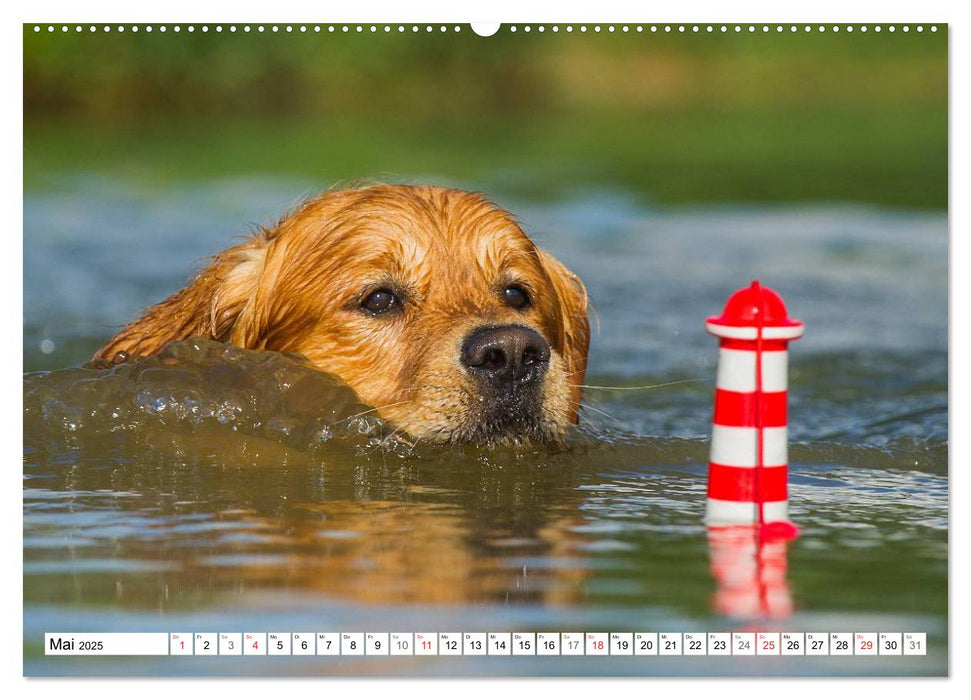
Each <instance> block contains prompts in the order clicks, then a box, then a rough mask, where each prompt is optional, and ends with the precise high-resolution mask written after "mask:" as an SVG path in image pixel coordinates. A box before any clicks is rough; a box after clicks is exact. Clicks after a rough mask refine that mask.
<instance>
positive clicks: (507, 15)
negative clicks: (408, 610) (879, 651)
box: [0, 0, 971, 700]
mask: <svg viewBox="0 0 971 700" xmlns="http://www.w3.org/2000/svg"><path fill="white" fill-rule="evenodd" d="M8 7H9V5H8ZM22 7H23V6H22V5H21V6H19V7H16V8H13V9H12V10H8V9H5V10H4V13H5V14H11V15H13V16H12V17H9V18H6V17H5V19H6V20H7V21H5V22H4V24H3V26H4V27H5V28H6V30H7V32H8V33H7V36H6V39H7V41H6V42H4V46H3V49H2V50H3V52H4V54H5V55H4V58H5V60H4V62H3V63H4V68H3V81H4V84H3V93H2V94H3V95H5V96H6V97H7V99H6V100H4V103H3V104H4V106H5V108H6V109H5V112H6V114H5V115H4V116H5V126H6V129H5V130H4V134H5V135H6V139H5V144H4V149H5V151H6V153H5V155H6V158H5V159H4V162H5V163H6V164H7V167H6V170H7V172H6V181H5V184H6V187H5V188H4V193H5V196H6V199H7V201H6V204H7V206H6V207H5V211H7V212H10V213H11V214H10V215H9V216H10V219H12V220H10V221H8V225H9V227H10V228H11V229H12V235H9V236H8V237H7V239H6V240H7V245H8V246H11V247H12V250H10V249H8V250H7V254H6V255H5V256H4V260H5V262H6V264H7V269H6V270H5V274H4V277H3V279H4V280H5V281H6V285H5V287H4V289H5V290H6V291H7V295H8V296H7V302H6V303H5V304H4V305H3V307H4V309H5V313H7V314H9V318H8V319H7V328H8V329H10V328H12V329H14V335H15V336H16V337H15V338H14V339H11V340H8V341H7V343H6V344H5V345H4V346H3V353H4V358H3V359H4V360H6V362H5V363H4V366H5V367H6V368H7V372H6V373H4V375H3V381H4V385H3V386H4V389H6V391H5V392H4V394H3V395H4V396H5V397H8V404H12V405H9V407H8V409H7V411H6V414H5V418H6V420H5V421H3V423H0V425H3V426H4V427H5V431H4V434H3V436H4V446H5V448H6V450H5V455H6V459H5V460H4V464H5V466H6V467H7V469H8V470H9V474H8V476H7V478H9V479H10V483H9V484H8V485H7V488H6V489H4V496H5V498H6V499H7V502H6V503H5V506H6V508H5V510H4V512H5V513H8V514H11V513H17V514H20V513H21V512H22V506H23V502H22V479H21V474H20V470H19V469H17V468H16V467H15V466H14V465H18V464H21V460H22V451H21V450H20V449H19V448H16V447H15V444H16V443H21V445H22V433H23V431H22V411H21V410H20V408H21V406H20V404H21V401H20V399H19V397H20V396H21V388H20V383H19V381H17V377H16V376H15V374H14V371H13V368H14V367H22V364H21V363H20V362H18V359H22V358H21V347H22V333H23V325H22V324H23V319H22V314H21V311H22V309H23V304H22V289H23V285H22V265H21V262H22V260H23V254H22V231H23V226H22V223H23V215H22V203H23V196H22V195H23V192H22V172H23V169H22V157H23V148H22V146H23V133H22V112H21V106H20V104H18V102H19V100H17V99H10V97H11V96H15V95H21V94H22V75H23V63H22V60H23V57H22V34H21V28H20V23H23V22H28V21H43V20H55V19H56V20H57V21H60V22H65V21H71V20H80V19H84V18H88V17H97V18H98V20H99V22H104V21H112V20H114V21H126V22H159V21H164V20H165V18H166V17H171V18H175V19H177V20H178V21H207V22H212V21H213V20H214V19H218V20H220V21H247V22H254V21H267V20H273V21H277V22H284V21H299V20H305V19H308V18H313V19H323V18H325V17H326V18H327V19H329V20H331V21H336V22H339V21H375V22H377V21H381V22H388V21H394V22H400V21H404V20H407V21H409V22H416V21H419V22H431V21H447V22H468V21H481V22H492V21H496V20H498V19H503V20H505V21H507V22H535V21H536V20H537V19H541V20H543V21H547V22H548V21H549V20H550V19H554V18H555V19H556V20H557V21H559V22H579V21H586V22H589V21H590V20H591V19H601V20H607V21H613V22H621V21H624V19H625V18H626V19H627V20H629V21H636V20H642V19H649V20H651V21H652V22H691V21H696V22H702V21H711V20H718V21H722V22H728V21H735V22H743V21H753V20H754V21H762V22H764V21H766V20H770V19H771V20H773V21H774V22H807V21H810V22H852V23H859V22H860V20H861V19H865V20H866V21H869V22H901V21H906V22H911V23H912V22H913V21H914V20H915V19H926V20H928V21H933V22H951V23H953V22H956V21H959V20H960V21H959V24H958V25H957V26H952V27H951V28H950V42H951V60H952V63H951V70H952V75H953V76H954V80H953V81H952V92H951V98H950V99H951V103H950V105H951V107H950V109H951V119H950V123H951V124H955V123H958V115H961V114H963V115H965V117H966V115H967V114H968V109H967V95H968V83H967V81H968V79H967V76H968V75H969V74H971V64H969V62H968V59H967V55H968V53H967V49H965V48H964V45H963V44H961V43H959V39H960V38H961V37H962V36H963V35H964V33H965V32H966V31H968V29H967V27H968V26H969V25H968V24H964V23H963V17H961V16H960V14H959V10H960V9H961V7H960V5H959V3H957V2H940V1H935V0H923V1H922V2H920V3H914V2H900V1H899V0H884V2H881V3H865V4H864V3H859V4H853V3H850V2H846V1H845V0H842V1H838V0H817V1H815V2H813V3H805V4H803V5H798V4H796V3H777V2H771V3H770V2H767V1H765V0H763V1H762V2H752V1H748V2H746V1H745V0H736V1H735V2H733V3H730V4H725V3H723V2H714V1H713V0H705V1H702V2H695V3H693V4H690V5H688V4H684V3H656V4H650V5H644V4H641V3H632V2H629V0H598V1H597V2H596V3H590V4H588V5H587V6H582V5H579V4H572V5H567V4H566V3H562V2H558V3H553V2H549V3H545V4H540V3H530V2H527V1H523V0H493V2H491V3H489V4H488V5H478V6H474V7H473V6H470V5H469V4H467V3H458V2H454V0H453V1H452V2H445V1H444V0H437V1H435V2H429V1H427V0H426V1H425V2H418V1H417V0H413V2H410V3H407V4H402V3H395V4H392V3H391V2H389V1H387V0H385V1H383V2H367V1H366V0H359V1H358V2H355V3H342V4H316V3H315V4H310V3H307V2H293V0H277V1H276V2H273V3H265V4H263V5H262V6H259V7H257V6H255V5H253V6H246V5H243V4H232V5H230V4H228V3H226V4H224V5H221V6H220V5H218V4H213V5H204V4H203V3H200V2H198V0H196V1H195V2H187V1H186V0H171V1H170V2H166V3H163V4H158V3H110V2H109V3H106V2H99V1H98V0H88V1H87V2H84V3H83V4H81V3H77V2H74V3H68V2H64V1H60V2H47V3H37V2H34V3H30V4H29V5H28V6H27V8H26V9H21V8H22ZM965 121H967V120H966V118H965ZM961 133H963V132H958V130H952V131H951V141H950V150H951V159H952V160H951V162H952V163H953V164H954V165H952V168H951V181H950V188H951V192H959V191H963V189H962V188H961V185H962V184H964V180H965V178H964V177H963V173H964V168H963V167H962V166H963V165H964V164H966V163H967V162H968V155H969V153H968V150H967V148H966V147H965V145H964V143H965V142H964V141H963V140H962V139H961ZM965 206H966V205H964V204H963V203H962V201H961V200H960V199H959V198H952V199H951V210H950V216H951V222H950V224H951V231H952V232H954V231H958V230H960V223H961V221H962V220H963V211H964V207H965ZM965 233H966V232H965ZM950 250H951V270H960V271H962V272H963V271H965V270H967V265H968V259H967V250H968V247H967V244H966V243H965V242H964V240H962V237H961V236H959V235H952V238H951V249H950ZM950 283H951V285H950V299H952V300H954V301H953V303H954V306H955V307H957V308H959V309H961V311H962V315H963V317H964V319H965V320H964V323H963V324H961V325H960V326H958V325H952V326H951V328H952V333H951V348H950V357H952V358H953V357H965V358H966V357H968V356H969V355H968V350H969V342H968V336H967V311H966V306H964V305H963V302H966V301H967V299H968V298H969V297H968V276H967V275H962V274H954V273H953V272H952V273H951V276H950ZM958 320H959V319H958V318H957V314H954V315H952V322H955V323H956V322H957V321H958ZM951 369H952V373H951V375H950V376H951V381H952V389H951V395H950V413H949V415H950V426H949V435H950V440H951V444H950V451H951V452H950V455H951V458H950V461H951V464H954V465H966V464H967V459H965V455H966V450H965V447H964V445H965V443H964V442H963V441H962V439H961V435H960V434H959V433H958V432H956V431H955V430H954V429H953V428H954V426H955V425H956V421H955V419H954V416H962V415H965V414H966V412H967V411H966V408H965V405H966V404H965V402H964V399H965V397H966V396H967V392H968V375H967V371H966V370H964V369H963V365H962V363H954V364H953V365H952V368H951ZM10 397H18V398H17V399H16V400H14V401H11V400H10ZM959 471H960V470H959V469H954V470H951V503H952V504H954V503H961V500H962V499H961V497H959V496H958V495H957V494H958V493H961V494H962V495H966V494H964V487H963V484H964V481H963V479H964V477H963V476H962V475H961V474H959ZM14 519H15V520H16V521H17V524H16V527H17V531H18V532H22V520H21V518H20V517H19V516H18V517H17V518H14ZM10 527H11V528H12V527H14V526H10ZM965 528H966V526H965V520H963V519H962V517H961V509H960V508H957V509H955V508H952V509H951V537H950V541H951V542H952V543H953V542H954V541H955V540H957V541H958V542H961V543H962V547H963V549H964V550H965V551H966V550H967V544H966V538H965V532H964V531H965ZM8 535H9V530H8ZM21 544H22V542H21V538H20V537H19V536H17V537H10V536H8V537H6V538H4V545H3V546H4V548H5V549H4V553H5V554H6V557H5V559H4V561H5V562H6V563H7V566H6V567H5V569H6V571H7V580H6V581H5V583H6V585H5V587H4V592H5V596H4V599H5V602H6V604H7V605H8V606H9V608H10V609H9V610H7V611H6V613H7V614H6V615H5V619H6V620H8V627H7V628H6V629H5V631H4V634H3V635H0V637H2V641H0V643H2V644H3V646H2V647H0V654H2V658H3V664H4V666H3V668H4V671H5V672H6V673H5V674H4V676H5V680H8V679H9V680H15V679H18V678H19V679H20V683H17V684H16V685H19V688H18V689H17V690H18V691H19V693H29V694H30V695H31V697H35V698H48V697H58V698H60V697H63V696H64V695H65V694H66V693H72V692H74V690H75V688H74V687H73V686H78V687H79V689H81V690H83V692H85V693H88V692H103V691H107V692H108V693H110V695H111V696H118V697H131V696H134V695H135V694H137V695H138V696H140V697H142V698H146V699H150V698H156V697H157V698H162V697H166V698H167V697H169V696H171V695H172V694H173V693H192V694H193V695H197V696H202V694H203V693H213V692H222V691H221V686H222V685H223V684H228V685H229V686H230V688H231V690H230V692H232V693H233V694H234V695H233V696H234V698H239V699H244V698H260V700H265V698H266V697H268V696H269V695H270V694H275V693H279V692H288V693H296V692H320V691H321V690H325V691H326V692H343V691H348V692H357V693H360V692H371V691H374V692H384V693H390V694H394V695H395V696H398V695H411V694H412V693H414V694H415V695H418V694H420V695H421V697H422V698H437V697H449V698H454V697H455V695H456V694H458V693H461V694H462V695H463V696H464V697H469V696H471V697H483V696H485V695H486V694H489V695H490V696H491V695H493V694H494V693H496V692H503V693H505V692H508V690H509V689H511V688H515V689H516V690H518V691H521V692H522V693H523V694H527V693H529V694H535V693H547V692H549V691H550V690H554V692H556V693H557V694H558V695H559V696H560V697H564V698H571V697H581V696H583V697H586V696H588V695H589V694H590V693H591V692H602V691H603V690H607V691H608V692H612V693H624V694H626V693H629V692H646V691H648V690H649V691H650V692H652V693H656V692H662V693H683V692H688V693H690V692H692V689H689V688H688V687H686V685H690V686H696V687H695V689H696V690H706V691H707V692H711V693H714V694H716V696H717V697H718V698H719V700H720V699H721V698H728V697H735V696H737V695H742V694H744V695H745V696H748V697H751V695H752V692H753V691H758V692H761V693H766V692H768V693H773V692H774V693H779V692H782V693H785V694H786V696H787V697H790V698H810V697H815V696H816V695H818V694H819V693H820V692H826V693H830V692H832V691H833V690H835V689H836V688H839V689H840V690H843V691H845V692H846V693H847V694H849V693H850V692H854V693H859V692H860V691H861V688H860V684H861V683H865V684H866V685H867V686H877V687H878V688H879V690H877V692H883V693H887V692H888V691H890V692H891V693H893V694H896V693H900V694H901V695H904V694H905V695H906V697H914V696H915V695H916V694H919V693H922V692H928V691H929V692H931V693H933V694H934V696H935V697H957V692H956V689H957V688H958V683H957V682H955V681H956V680H958V679H966V678H967V677H968V675H969V674H968V672H967V671H966V668H965V666H966V665H962V664H961V663H959V660H960V659H963V658H967V657H968V647H969V645H968V643H967V641H966V639H967V638H966V637H965V636H964V635H963V634H962V633H963V632H966V631H967V625H966V624H965V622H966V617H965V615H966V606H965V605H964V599H963V597H962V596H961V595H952V596H951V601H950V602H951V609H950V611H951V618H950V637H951V644H950V660H951V682H946V683H941V682H939V681H922V680H912V681H907V682H904V683H900V682H899V681H898V680H896V679H887V680H873V679H868V680H866V681H856V682H854V681H852V680H849V681H848V680H829V681H821V682H823V683H824V685H823V686H820V685H819V684H818V683H813V682H808V683H807V682H803V681H800V680H799V679H793V680H792V681H788V680H765V681H762V682H759V683H758V684H757V685H756V682H755V681H744V680H742V681H732V682H730V683H726V682H724V681H723V680H718V679H716V680H715V681H714V682H706V681H703V680H668V681H663V680H656V679H652V680H650V681H640V680H636V679H634V680H626V679H618V680H611V681H597V680H594V679H584V680H581V681H576V680H560V681H549V680H547V681H543V682H542V684H541V685H540V684H538V683H537V682H536V681H507V682H503V683H502V687H501V688H497V687H495V686H494V685H493V684H492V683H488V682H481V681H480V682H474V683H469V682H463V681H444V682H431V681H427V682H417V681H416V682H409V683H407V684H404V685H402V684H391V683H388V682H387V681H382V680H367V681H334V680H329V681H328V682H327V684H326V686H321V685H314V686H313V687H310V686H309V684H310V683H314V681H312V680H311V681H304V680H291V681H288V682H286V686H277V682H272V681H257V682H251V681H250V680H249V679H241V680H220V681H213V680H191V681H188V680H187V681H178V682H175V683H176V685H173V684H172V683H173V681H168V682H166V681H159V680H156V679H153V680H151V681H148V682H146V681H137V680H135V681H131V680H117V681H83V682H71V681H55V682H40V681H31V682H30V686H29V689H28V688H27V685H26V684H27V682H26V681H24V680H23V679H22V678H21V673H22V658H21V653H22V647H21V644H22V641H21V640H22V614H21V613H22V611H21V601H22V577H21V571H20V570H18V569H17V567H15V566H13V562H22V553H23V550H22V547H21ZM960 551H961V550H960V549H959V548H956V547H954V546H952V547H951V552H950V565H949V568H950V571H951V582H950V587H949V588H950V590H951V591H963V590H964V589H965V588H966V581H967V580H968V579H967V576H966V558H959V557H958V554H959V552H960ZM644 682H649V683H650V686H649V687H648V686H645V685H643V683H644ZM217 684H218V686H219V688H217ZM11 685H14V684H11ZM15 692H17V691H15ZM865 692H873V691H872V690H870V689H869V688H867V690H866V691H865Z"/></svg>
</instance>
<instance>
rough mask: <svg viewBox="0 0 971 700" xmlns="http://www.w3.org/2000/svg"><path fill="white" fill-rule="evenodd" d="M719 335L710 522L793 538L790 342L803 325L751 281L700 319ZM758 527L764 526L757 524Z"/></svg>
mask: <svg viewBox="0 0 971 700" xmlns="http://www.w3.org/2000/svg"><path fill="white" fill-rule="evenodd" d="M705 327H706V329H707V330H708V332H709V333H711V334H712V335H715V336H717V337H718V338H719V346H720V347H719V353H718V377H717V380H716V382H715V416H714V420H713V425H712V431H711V457H710V460H709V464H708V505H707V513H706V517H705V521H706V523H707V524H708V525H709V527H718V526H732V525H759V526H767V527H768V529H769V530H770V531H771V532H772V533H774V534H775V535H777V536H783V537H794V536H795V535H796V533H797V532H798V530H797V529H796V527H795V526H794V525H792V524H791V523H789V522H788V519H789V501H788V474H787V471H788V454H789V444H788V423H787V415H786V399H787V389H788V364H789V363H788V355H789V352H788V347H789V341H790V340H796V339H797V338H800V337H801V336H802V333H803V324H802V322H800V321H797V320H795V319H791V318H789V316H788V312H787V311H786V306H785V303H784V302H783V301H782V297H780V296H779V295H778V294H776V293H775V292H774V291H772V290H771V289H769V288H768V287H763V286H762V285H760V284H759V283H758V282H757V281H755V282H752V284H751V286H749V287H746V288H744V289H740V290H738V291H737V292H735V293H734V294H732V296H731V297H730V298H729V299H728V302H727V303H726V304H725V310H724V312H723V313H722V315H721V316H712V317H709V318H708V320H707V323H706V324H705ZM763 529H765V528H764V527H763Z"/></svg>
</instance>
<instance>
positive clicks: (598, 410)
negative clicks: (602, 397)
mask: <svg viewBox="0 0 971 700" xmlns="http://www.w3.org/2000/svg"><path fill="white" fill-rule="evenodd" d="M580 406H581V407H582V408H585V409H587V410H589V411H594V412H595V413H600V414H601V415H604V416H607V418H609V419H610V420H612V421H614V422H615V423H617V424H618V425H623V423H621V422H620V421H619V420H618V419H616V418H614V417H613V416H612V415H610V414H609V413H607V412H606V411H602V410H600V409H599V408H594V407H593V406H591V405H590V404H586V403H583V402H582V401H581V402H580Z"/></svg>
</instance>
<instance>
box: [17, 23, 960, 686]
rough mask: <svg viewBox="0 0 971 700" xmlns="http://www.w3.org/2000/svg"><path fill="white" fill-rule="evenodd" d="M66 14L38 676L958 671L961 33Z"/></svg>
mask: <svg viewBox="0 0 971 700" xmlns="http://www.w3.org/2000/svg"><path fill="white" fill-rule="evenodd" d="M82 14H83V13H82ZM318 14H324V15H325V14H326V9H323V10H320V12H319V13H318ZM644 14H649V13H648V11H647V10H644ZM917 14H918V15H919V14H920V12H919V11H918V12H917ZM22 31H23V140H24V148H23V158H24V160H23V183H24V194H23V212H24V216H23V364H24V368H23V369H24V376H23V591H24V595H23V658H24V661H23V674H24V675H25V676H29V677H50V676H55V677H63V676H74V677H77V676H96V677H119V676H138V677H146V676H149V677H154V676H166V677H167V676H196V677H198V676H220V677H227V676H228V677H242V676H283V677H295V676H301V677H304V676H305V677H344V676H346V677H401V676H409V677H410V676H426V677H512V676H516V677H522V676H528V677H533V676H535V677H549V676H570V677H591V676H624V677H646V676H665V677H670V676H679V677H682V676H688V677H707V676H743V677H763V676H773V677H779V676H789V677H806V676H811V677H829V676H864V677H870V676H908V677H927V676H947V675H948V674H949V663H948V659H949V658H950V655H949V647H948V613H949V610H948V578H947V577H948V534H949V532H948V531H949V522H950V520H949V510H948V502H949V480H948V444H949V442H948V441H949V437H948V331H949V326H948V287H947V280H948V274H949V269H948V33H949V32H948V25H947V24H945V23H936V24H935V23H926V22H910V23H886V22H877V23H852V24H845V23H844V24H832V23H813V24H806V23H799V24H792V23H785V24H778V23H752V22H746V23H732V24H722V23H708V22H692V23H664V22H661V23H658V22H650V21H643V22H626V23H609V22H601V23H596V22H591V23H564V22H531V23H501V24H467V23H451V24H440V23H432V24H428V23H400V22H393V23H389V22H368V23H328V22H306V23H301V22H277V23H274V22H263V23H240V22H237V23H233V22H218V21H216V22H211V23H198V22H166V23H161V24H144V23H135V24H132V23H91V22H83V23H78V22H43V23H40V22H27V23H26V24H24V25H23V28H22Z"/></svg>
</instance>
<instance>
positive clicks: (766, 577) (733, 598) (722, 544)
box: [708, 527, 792, 620]
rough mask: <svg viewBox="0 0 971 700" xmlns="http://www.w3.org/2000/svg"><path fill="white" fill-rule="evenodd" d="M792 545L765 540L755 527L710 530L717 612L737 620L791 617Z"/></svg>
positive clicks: (785, 542)
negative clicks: (789, 558)
mask: <svg viewBox="0 0 971 700" xmlns="http://www.w3.org/2000/svg"><path fill="white" fill-rule="evenodd" d="M788 544H789V541H788V540H786V539H781V538H780V539H768V540H766V539H761V538H760V537H759V535H758V530H757V529H756V528H754V527H714V528H709V529H708V547H709V552H710V555H711V575H712V577H713V578H714V580H715V584H716V589H715V594H714V596H713V598H712V608H713V610H714V611H715V612H716V613H718V614H719V615H724V616H726V617H731V618H736V619H739V618H740V619H748V620H751V619H757V618H776V619H778V618H786V617H789V616H790V615H791V614H792V596H791V595H790V593H789V583H788V581H787V580H786V572H787V569H788V564H787V560H786V556H787V552H786V550H787V547H788Z"/></svg>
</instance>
